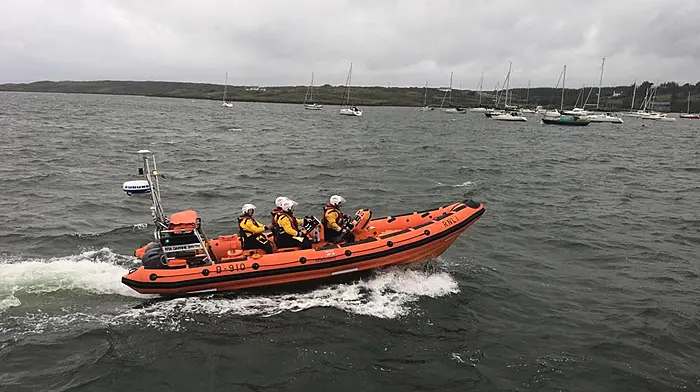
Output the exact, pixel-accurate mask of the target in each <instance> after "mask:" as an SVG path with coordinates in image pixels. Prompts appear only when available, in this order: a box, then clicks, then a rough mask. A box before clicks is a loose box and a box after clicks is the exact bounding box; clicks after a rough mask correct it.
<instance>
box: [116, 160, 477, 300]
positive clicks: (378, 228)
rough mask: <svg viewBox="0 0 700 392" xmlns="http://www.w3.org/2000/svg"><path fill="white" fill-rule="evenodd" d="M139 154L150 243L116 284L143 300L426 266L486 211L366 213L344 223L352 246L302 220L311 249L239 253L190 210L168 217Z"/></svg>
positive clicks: (451, 208)
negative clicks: (209, 231)
mask: <svg viewBox="0 0 700 392" xmlns="http://www.w3.org/2000/svg"><path fill="white" fill-rule="evenodd" d="M138 153H139V154H140V155H141V156H142V159H143V168H140V169H139V173H140V174H142V175H143V176H144V177H145V179H146V180H147V181H148V183H149V187H150V188H151V199H152V201H153V206H152V207H151V214H152V216H153V222H154V223H155V230H154V233H153V234H154V238H155V240H154V241H153V242H151V243H149V244H147V245H145V246H143V247H141V248H139V249H137V250H136V252H134V255H135V256H136V257H138V258H140V259H141V266H139V267H138V268H134V269H132V270H130V271H129V273H128V274H126V275H125V276H124V277H122V283H124V284H125V285H127V286H129V287H131V288H132V289H134V290H136V291H138V292H139V293H143V294H184V293H192V292H206V291H231V290H239V289H244V288H251V287H261V286H271V285H277V284H283V283H293V282H301V281H308V280H313V279H323V278H328V277H332V276H336V275H342V274H348V273H354V272H359V271H366V270H370V269H373V268H378V267H384V266H389V265H397V264H406V263H413V262H418V261H422V260H426V259H431V258H435V257H437V256H438V255H440V254H442V252H444V251H445V249H447V248H448V247H449V246H450V245H452V243H453V242H454V241H455V240H456V239H457V237H459V235H460V234H462V233H463V232H464V231H465V230H466V229H467V227H469V226H470V225H472V224H473V223H474V222H476V221H477V219H479V217H481V215H482V214H483V213H484V207H483V206H482V205H481V204H480V203H477V202H474V201H471V200H468V201H464V202H458V203H452V204H449V205H444V206H441V207H439V208H436V209H432V210H426V211H419V212H410V213H407V214H403V215H395V216H387V217H384V218H377V219H372V213H371V212H370V211H369V210H358V211H357V213H356V214H355V216H354V217H352V219H349V222H347V224H348V226H349V227H351V228H352V232H353V234H354V235H355V241H353V242H350V243H347V242H345V243H332V242H327V241H325V240H324V238H323V229H322V227H321V225H319V223H320V222H319V221H318V219H316V218H313V217H307V219H306V220H305V225H307V227H306V229H307V230H305V231H306V232H308V233H309V234H308V236H309V238H310V239H312V242H313V247H312V248H311V249H305V250H302V249H300V248H285V249H276V248H275V246H274V238H273V235H272V234H271V233H266V235H267V237H268V240H269V241H270V243H271V244H272V247H273V253H270V254H267V253H265V251H261V250H245V251H244V250H242V244H241V240H240V238H239V236H238V235H237V234H234V235H224V236H220V237H218V238H211V239H208V238H207V237H206V236H205V234H204V232H203V231H202V226H201V219H200V218H199V215H198V214H197V212H195V211H192V210H187V211H181V212H178V213H175V214H173V215H171V216H170V217H166V215H165V214H164V212H163V207H162V205H161V198H160V187H159V183H158V182H159V178H162V174H161V173H160V172H159V171H158V170H157V169H156V161H155V154H153V153H152V152H151V151H148V150H140V151H139V152H138Z"/></svg>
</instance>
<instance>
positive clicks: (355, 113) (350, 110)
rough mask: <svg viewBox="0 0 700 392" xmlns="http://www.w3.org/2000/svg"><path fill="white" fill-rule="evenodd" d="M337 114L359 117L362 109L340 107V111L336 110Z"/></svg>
mask: <svg viewBox="0 0 700 392" xmlns="http://www.w3.org/2000/svg"><path fill="white" fill-rule="evenodd" d="M338 114H341V115H343V116H355V117H360V116H362V110H360V109H353V108H342V109H340V111H338Z"/></svg>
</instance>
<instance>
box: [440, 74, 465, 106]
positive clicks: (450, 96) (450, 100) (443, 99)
mask: <svg viewBox="0 0 700 392" xmlns="http://www.w3.org/2000/svg"><path fill="white" fill-rule="evenodd" d="M452 75H453V73H452V72H450V88H449V89H447V91H445V95H444V96H443V97H442V102H441V103H440V109H442V111H443V112H445V113H448V114H466V113H467V109H465V108H463V107H459V106H456V107H455V106H452ZM448 96H449V100H448V103H447V104H448V106H450V107H448V108H443V106H444V105H445V98H447V97H448Z"/></svg>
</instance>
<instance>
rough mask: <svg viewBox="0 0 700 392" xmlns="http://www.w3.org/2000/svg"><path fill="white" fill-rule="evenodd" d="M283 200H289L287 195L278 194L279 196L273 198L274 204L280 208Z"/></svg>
mask: <svg viewBox="0 0 700 392" xmlns="http://www.w3.org/2000/svg"><path fill="white" fill-rule="evenodd" d="M285 200H289V198H288V197H287V196H280V197H278V198H276V199H275V205H276V206H277V207H279V208H282V203H283V202H284V201H285Z"/></svg>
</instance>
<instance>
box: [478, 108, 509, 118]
mask: <svg viewBox="0 0 700 392" xmlns="http://www.w3.org/2000/svg"><path fill="white" fill-rule="evenodd" d="M483 113H484V116H486V117H488V118H491V117H493V116H499V115H502V114H505V113H506V112H505V110H500V109H486V110H484V112H483Z"/></svg>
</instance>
